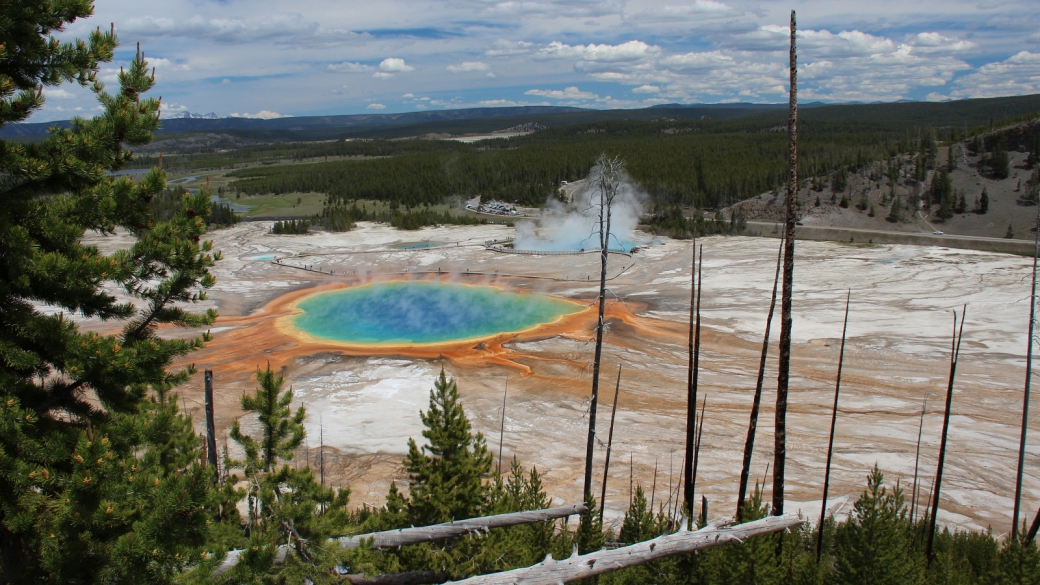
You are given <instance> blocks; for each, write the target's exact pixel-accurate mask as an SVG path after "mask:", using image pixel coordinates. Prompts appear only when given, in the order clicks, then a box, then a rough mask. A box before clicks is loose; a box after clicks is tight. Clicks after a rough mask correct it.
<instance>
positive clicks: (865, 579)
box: [834, 465, 921, 585]
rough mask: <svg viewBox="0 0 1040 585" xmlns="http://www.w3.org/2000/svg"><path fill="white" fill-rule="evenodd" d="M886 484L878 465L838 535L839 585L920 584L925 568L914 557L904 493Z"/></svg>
mask: <svg viewBox="0 0 1040 585" xmlns="http://www.w3.org/2000/svg"><path fill="white" fill-rule="evenodd" d="M883 482H884V476H883V475H882V473H881V471H880V470H879V469H878V467H877V465H875V466H874V470H873V471H872V472H871V473H870V475H869V476H868V478H867V489H866V491H864V492H863V494H862V495H861V496H860V498H859V501H857V502H856V505H855V507H854V511H853V517H852V518H851V519H850V520H849V521H848V522H846V523H845V524H842V525H841V526H839V527H838V529H837V531H836V533H835V535H834V542H835V569H836V573H837V575H836V577H837V579H836V581H835V582H837V583H847V584H849V585H852V584H857V585H858V584H860V583H889V584H892V585H899V584H901V583H908V584H909V583H917V582H919V578H920V577H919V576H920V570H921V568H920V563H919V560H918V559H917V558H915V557H914V556H912V555H911V554H910V542H909V541H908V536H909V532H908V530H907V526H908V524H909V523H908V521H907V513H908V512H907V509H906V503H905V502H904V500H903V492H902V490H901V489H899V487H896V488H895V489H893V490H892V491H891V492H889V491H888V489H887V488H886V487H885V486H884V485H883Z"/></svg>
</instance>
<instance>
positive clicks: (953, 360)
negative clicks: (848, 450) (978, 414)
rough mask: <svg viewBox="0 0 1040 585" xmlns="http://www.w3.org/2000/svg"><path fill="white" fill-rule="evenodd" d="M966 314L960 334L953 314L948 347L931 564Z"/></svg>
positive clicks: (930, 531) (929, 549) (929, 555)
mask: <svg viewBox="0 0 1040 585" xmlns="http://www.w3.org/2000/svg"><path fill="white" fill-rule="evenodd" d="M967 312H968V306H967V305H965V306H964V313H967ZM966 317H967V315H966V314H961V328H960V333H958V332H957V311H954V312H953V333H954V337H955V339H954V340H953V342H952V343H951V347H950V381H949V383H948V384H947V386H946V412H945V413H944V414H943V427H942V440H941V441H940V442H939V464H938V466H937V468H936V470H935V484H934V485H933V486H932V487H933V493H932V498H933V499H932V514H931V518H929V521H930V526H929V527H928V546H927V547H926V548H925V559H926V560H927V561H928V562H929V563H931V562H932V544H933V542H934V540H935V520H936V516H937V515H938V514H939V499H940V498H941V497H942V475H943V465H944V464H945V462H946V438H947V436H948V434H949V430H950V409H951V407H952V406H953V378H954V376H955V375H956V374H957V358H958V357H960V353H961V339H962V338H963V337H964V320H965V318H966Z"/></svg>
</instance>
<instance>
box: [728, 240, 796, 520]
mask: <svg viewBox="0 0 1040 585" xmlns="http://www.w3.org/2000/svg"><path fill="white" fill-rule="evenodd" d="M784 241H785V239H784V237H783V236H782V235H781V237H780V248H779V249H778V250H777V252H776V274H774V275H773V296H772V299H771V300H770V301H769V315H768V316H767V317H766V334H765V336H764V337H763V338H762V355H761V357H760V358H759V360H758V381H757V382H756V383H755V398H754V400H752V402H751V420H750V422H748V431H747V439H745V440H744V464H743V466H742V467H741V468H740V490H739V491H738V492H737V514H736V516H735V517H736V519H737V522H740V520H741V512H742V510H743V509H744V498H745V497H746V495H747V485H748V479H749V478H750V476H751V456H752V454H754V451H755V433H756V431H757V430H758V410H759V408H760V407H761V406H762V383H763V381H764V380H765V376H766V357H767V356H768V355H769V328H770V326H771V325H772V323H773V310H774V309H775V308H776V289H777V285H778V284H779V282H780V262H781V260H782V259H783V257H784Z"/></svg>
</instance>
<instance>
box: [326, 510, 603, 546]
mask: <svg viewBox="0 0 1040 585" xmlns="http://www.w3.org/2000/svg"><path fill="white" fill-rule="evenodd" d="M584 511H585V504H574V505H573V506H559V507H557V508H546V509H544V510H528V511H526V512H513V513H510V514H498V515H497V516H485V517H483V518H471V519H469V520H459V521H458V522H445V523H444V524H434V525H433V526H420V527H412V528H399V529H397V530H386V531H383V532H372V533H370V534H359V535H357V536H344V537H342V538H337V539H334V540H336V541H338V542H339V546H340V548H357V547H358V546H360V545H361V542H362V541H366V540H372V548H393V547H398V546H405V545H409V544H418V543H420V542H432V541H435V540H444V539H446V538H454V537H456V536H465V535H467V534H470V533H473V532H486V531H488V530H490V529H492V528H505V527H506V526H516V525H518V524H534V523H535V522H543V521H545V520H556V519H557V518H564V517H567V516H577V515H578V514H581V513H582V512H584Z"/></svg>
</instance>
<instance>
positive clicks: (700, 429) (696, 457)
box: [686, 394, 708, 530]
mask: <svg viewBox="0 0 1040 585" xmlns="http://www.w3.org/2000/svg"><path fill="white" fill-rule="evenodd" d="M706 406H708V396H707V394H705V395H704V400H702V401H701V416H700V423H699V424H698V425H697V443H696V445H695V446H694V448H693V473H692V474H691V475H690V483H692V484H693V486H694V488H696V487H697V465H698V464H700V461H701V437H703V436H704V408H705V407H706ZM694 508H695V506H694V503H693V502H690V509H689V519H688V520H687V526H686V528H687V530H690V529H691V528H692V527H691V526H690V525H689V523H690V522H693V513H694Z"/></svg>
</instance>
